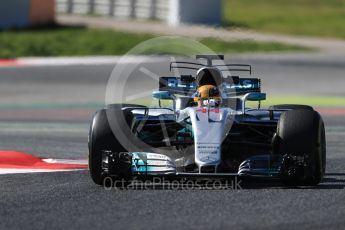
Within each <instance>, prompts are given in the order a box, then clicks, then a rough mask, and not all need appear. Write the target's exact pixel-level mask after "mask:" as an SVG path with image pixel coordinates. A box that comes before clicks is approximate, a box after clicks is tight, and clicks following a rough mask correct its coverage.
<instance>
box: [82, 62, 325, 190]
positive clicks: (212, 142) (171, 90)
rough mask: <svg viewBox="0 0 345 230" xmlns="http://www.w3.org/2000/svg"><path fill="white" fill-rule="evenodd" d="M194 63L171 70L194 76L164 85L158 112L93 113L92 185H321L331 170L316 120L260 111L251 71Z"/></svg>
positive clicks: (289, 108)
mask: <svg viewBox="0 0 345 230" xmlns="http://www.w3.org/2000/svg"><path fill="white" fill-rule="evenodd" d="M196 58H197V61H194V62H192V61H191V62H187V61H183V62H172V63H171V64H170V68H171V70H172V69H175V68H178V69H180V70H183V69H188V70H193V71H194V70H195V74H193V75H181V76H168V77H161V78H160V81H159V90H158V91H154V92H153V93H152V95H153V97H154V98H156V99H157V100H158V101H159V106H157V107H155V108H148V107H146V106H143V105H133V104H111V105H108V106H106V108H103V109H101V110H99V111H97V112H96V114H95V115H94V117H93V120H92V123H91V127H90V132H89V168H90V174H91V178H92V180H93V181H94V182H95V183H96V184H99V185H101V184H103V182H104V180H105V178H113V179H124V180H127V181H130V180H132V179H139V180H140V179H147V178H153V177H164V178H207V179H212V178H231V177H234V176H236V177H243V178H268V179H270V178H272V179H279V180H281V181H282V182H283V183H284V184H286V185H311V186H314V185H317V184H319V183H320V182H321V180H322V178H323V175H324V173H325V168H326V142H325V128H324V123H323V120H322V118H321V116H320V115H319V113H317V112H316V111H314V109H313V108H312V107H310V106H307V105H273V106H270V107H269V108H268V109H264V108H261V106H260V102H261V101H263V100H265V99H266V94H265V93H262V92H261V81H260V79H258V78H253V77H250V76H251V73H252V68H251V66H250V65H242V64H240V65H239V64H215V62H216V61H218V60H223V59H224V56H222V55H199V56H197V57H196ZM234 72H247V73H249V74H248V75H249V77H246V78H241V77H239V76H234V75H233V74H232V73H234ZM163 100H169V101H171V102H172V103H171V104H172V106H170V107H164V106H163V105H162V104H164V103H161V101H163ZM248 102H251V104H254V108H249V107H248V104H249V103H248Z"/></svg>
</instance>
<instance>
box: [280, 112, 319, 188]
mask: <svg viewBox="0 0 345 230" xmlns="http://www.w3.org/2000/svg"><path fill="white" fill-rule="evenodd" d="M277 134H278V153H279V154H281V155H292V156H305V155H306V156H308V159H309V160H308V161H309V164H308V166H307V172H308V174H307V175H304V176H303V178H297V177H293V178H283V182H284V183H285V184H287V185H317V184H319V183H320V182H321V180H322V178H323V176H324V174H325V169H326V139H325V127H324V123H323V121H322V118H321V116H320V115H319V114H318V113H317V112H315V111H312V110H291V111H286V112H283V113H282V115H281V117H280V120H279V122H278V129H277Z"/></svg>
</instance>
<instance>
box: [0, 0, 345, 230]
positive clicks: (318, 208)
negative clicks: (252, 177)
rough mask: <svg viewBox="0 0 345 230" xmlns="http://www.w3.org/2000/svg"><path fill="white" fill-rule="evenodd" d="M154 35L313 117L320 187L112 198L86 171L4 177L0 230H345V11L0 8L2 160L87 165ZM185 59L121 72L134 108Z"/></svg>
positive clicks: (265, 4) (228, 2)
mask: <svg viewBox="0 0 345 230" xmlns="http://www.w3.org/2000/svg"><path fill="white" fill-rule="evenodd" d="M160 36H180V37H182V38H183V39H193V40H195V41H197V42H199V43H201V44H203V45H204V46H207V47H209V48H210V49H212V50H213V51H214V52H215V53H219V54H225V56H226V62H230V63H231V62H232V63H238V64H250V65H252V67H253V76H255V77H259V78H261V79H262V90H263V92H267V100H266V101H265V102H263V103H262V105H263V106H264V107H267V106H268V105H273V104H286V103H287V104H290V103H296V104H309V105H312V106H313V107H314V108H315V109H316V110H317V111H319V112H320V113H321V115H322V116H323V119H324V120H325V124H326V139H327V154H328V156H327V172H326V177H325V180H324V182H323V183H322V184H321V185H320V186H319V187H317V188H313V189H308V190H305V189H294V188H291V189H286V188H281V187H279V185H278V186H277V185H275V186H273V187H274V189H272V187H269V186H267V185H266V186H263V187H260V186H259V187H255V186H254V187H252V189H247V190H244V191H229V190H225V191H221V190H216V191H195V190H191V191H164V190H158V191H151V190H149V191H104V190H103V189H101V188H98V187H96V186H93V185H92V182H91V180H90V178H89V174H88V172H87V171H78V172H65V173H61V172H59V173H42V174H40V176H37V174H22V175H18V174H17V175H13V174H7V175H0V184H1V185H2V186H1V187H0V196H1V208H0V220H1V224H2V226H4V227H3V228H6V229H27V228H30V227H31V228H34V229H45V228H46V226H47V224H48V223H49V227H50V228H52V229H71V228H72V229H73V228H83V229H97V228H100V227H102V228H103V229H104V228H105V229H107V228H108V229H114V227H116V228H117V227H119V228H120V229H121V227H122V228H124V226H129V228H127V229H137V228H148V229H152V228H154V229H162V228H164V229H166V228H167V227H170V228H172V227H174V228H176V229H185V228H186V226H188V227H190V226H191V227H194V228H195V229H203V228H209V229H217V228H218V229H224V228H229V229H276V228H277V226H278V227H279V228H287V229H288V228H295V226H299V228H307V229H311V228H314V229H322V228H324V229H332V228H334V229H342V228H343V226H344V215H345V207H344V202H343V200H344V188H345V183H344V182H345V179H344V177H345V174H344V171H345V157H344V149H345V143H344V139H345V119H344V116H345V0H0V152H1V151H2V150H16V151H22V152H25V153H30V154H33V155H36V156H38V157H43V158H54V159H55V158H58V159H61V158H63V159H84V160H85V159H87V155H88V149H87V141H88V139H87V138H88V137H87V135H88V129H89V125H90V121H91V118H92V116H93V114H94V113H95V111H96V110H98V109H100V108H102V107H103V106H104V104H105V93H106V89H107V84H108V80H109V77H110V76H112V73H113V69H114V67H115V66H119V65H117V64H118V63H119V61H120V60H121V57H122V56H123V55H124V54H126V53H127V52H129V51H131V50H132V48H133V47H135V46H137V45H138V44H141V43H142V42H144V41H147V40H148V39H152V38H155V37H160ZM153 41H156V40H153ZM151 44H152V42H151ZM186 44H189V42H186V43H184V45H186ZM190 44H195V43H193V42H190ZM146 48H147V47H146ZM137 49H138V48H137ZM142 51H145V52H142ZM181 51H182V52H186V49H183V50H181V47H180V48H179V49H178V47H176V46H170V45H164V44H162V43H161V45H160V46H159V48H157V47H154V46H151V49H142V50H141V51H140V52H138V53H137V54H140V56H135V55H134V56H132V57H131V58H127V59H126V60H125V61H124V62H122V63H124V64H126V65H132V66H133V68H134V69H132V70H133V73H134V75H135V76H132V77H131V78H129V79H128V81H127V85H126V87H127V88H126V89H128V91H126V92H127V93H131V92H132V91H133V95H129V98H132V99H140V98H141V97H147V96H148V94H147V92H151V91H152V90H156V89H157V87H158V82H157V76H158V77H159V76H169V75H171V74H173V73H171V72H170V71H169V62H170V61H171V60H172V59H171V58H170V55H171V54H175V55H176V53H177V54H179V53H181ZM131 54H132V55H133V52H132V53H131ZM134 54H136V53H134ZM152 54H155V56H149V58H148V56H146V55H152ZM160 54H163V56H157V55H160ZM113 74H114V73H113ZM115 74H116V72H115ZM117 77H122V75H121V76H117ZM115 83H116V82H115ZM140 92H144V94H140ZM115 93H116V92H115ZM2 153H3V156H5V158H6V157H8V155H10V153H9V154H8V152H5V153H4V152H2ZM6 154H8V155H6ZM1 162H2V159H0V165H1ZM15 162H18V164H20V163H22V162H20V161H15ZM0 169H1V167H0ZM3 185H4V186H3ZM339 201H342V202H339ZM325 207H326V208H325Z"/></svg>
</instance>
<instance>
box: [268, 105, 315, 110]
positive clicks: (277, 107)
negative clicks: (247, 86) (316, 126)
mask: <svg viewBox="0 0 345 230" xmlns="http://www.w3.org/2000/svg"><path fill="white" fill-rule="evenodd" d="M268 109H270V110H280V109H288V110H314V109H313V107H311V106H309V105H295V104H283V105H272V106H270V107H268Z"/></svg>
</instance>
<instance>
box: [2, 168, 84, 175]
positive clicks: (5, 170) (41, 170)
mask: <svg viewBox="0 0 345 230" xmlns="http://www.w3.org/2000/svg"><path fill="white" fill-rule="evenodd" d="M82 170H87V169H59V170H57V169H54V170H52V169H5V168H4V169H0V175H4V174H19V173H42V172H68V171H82Z"/></svg>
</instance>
